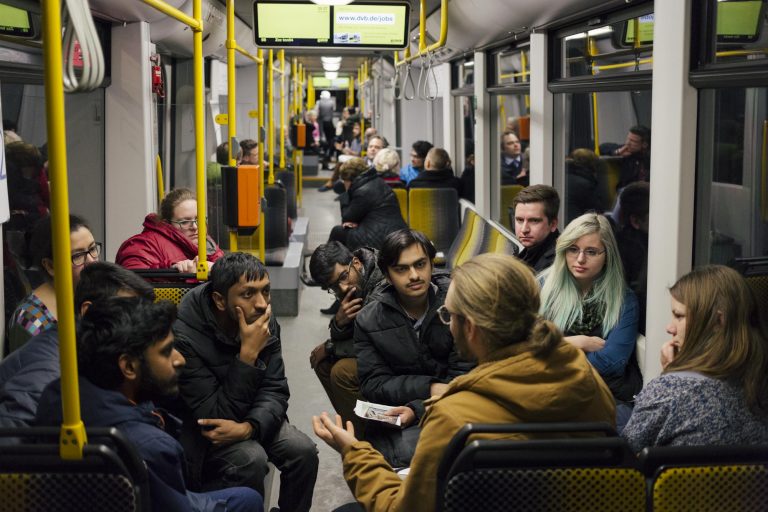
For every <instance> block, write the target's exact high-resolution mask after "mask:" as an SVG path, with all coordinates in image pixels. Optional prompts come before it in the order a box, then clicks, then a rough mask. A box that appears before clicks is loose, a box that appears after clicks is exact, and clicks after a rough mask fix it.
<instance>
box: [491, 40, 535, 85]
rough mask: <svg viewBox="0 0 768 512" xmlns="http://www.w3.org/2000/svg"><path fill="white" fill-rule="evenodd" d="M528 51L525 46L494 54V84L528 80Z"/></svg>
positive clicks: (529, 72) (529, 70) (529, 73)
mask: <svg viewBox="0 0 768 512" xmlns="http://www.w3.org/2000/svg"><path fill="white" fill-rule="evenodd" d="M529 62H530V52H529V50H528V49H527V48H525V49H515V50H507V51H501V52H499V53H497V54H496V85H508V84H518V83H527V82H528V81H529V80H530V75H531V68H530V65H529Z"/></svg>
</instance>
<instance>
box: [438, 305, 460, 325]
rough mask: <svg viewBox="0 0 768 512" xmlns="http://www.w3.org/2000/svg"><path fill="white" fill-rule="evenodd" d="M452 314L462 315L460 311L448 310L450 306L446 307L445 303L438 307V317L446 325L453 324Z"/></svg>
mask: <svg viewBox="0 0 768 512" xmlns="http://www.w3.org/2000/svg"><path fill="white" fill-rule="evenodd" d="M451 315H456V316H461V315H459V314H458V313H451V312H450V311H448V308H447V307H445V304H443V305H442V306H440V307H439V308H437V317H438V318H439V319H440V321H441V322H443V323H444V324H445V325H451Z"/></svg>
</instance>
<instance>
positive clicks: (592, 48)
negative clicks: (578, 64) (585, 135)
mask: <svg viewBox="0 0 768 512" xmlns="http://www.w3.org/2000/svg"><path fill="white" fill-rule="evenodd" d="M587 53H588V54H589V56H590V57H592V56H593V55H597V44H596V43H595V40H594V39H593V38H591V37H587ZM592 74H593V75H594V74H595V69H594V67H593V68H592ZM597 113H598V108H597V93H596V92H593V93H592V128H593V129H592V134H593V135H594V136H595V154H596V155H597V156H600V126H599V122H598V121H599V120H598V117H597Z"/></svg>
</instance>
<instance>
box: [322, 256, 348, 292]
mask: <svg viewBox="0 0 768 512" xmlns="http://www.w3.org/2000/svg"><path fill="white" fill-rule="evenodd" d="M352 263H354V261H350V262H349V266H348V267H347V270H345V271H344V272H342V273H341V274H339V277H338V279H336V281H334V282H333V284H331V285H330V286H329V287H328V288H326V290H325V291H326V292H328V293H329V294H331V295H333V296H334V297H339V295H341V285H342V284H343V283H346V282H347V281H348V280H349V273H350V272H351V271H352Z"/></svg>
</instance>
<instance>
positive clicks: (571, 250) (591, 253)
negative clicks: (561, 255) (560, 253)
mask: <svg viewBox="0 0 768 512" xmlns="http://www.w3.org/2000/svg"><path fill="white" fill-rule="evenodd" d="M565 253H566V254H567V255H568V256H573V257H576V258H578V257H579V255H580V254H582V253H584V256H586V257H587V259H592V258H597V257H598V256H600V255H601V254H605V249H603V250H602V251H601V250H600V249H596V248H594V247H587V248H586V249H579V248H578V247H576V246H575V245H572V246H570V247H567V248H566V249H565Z"/></svg>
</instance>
